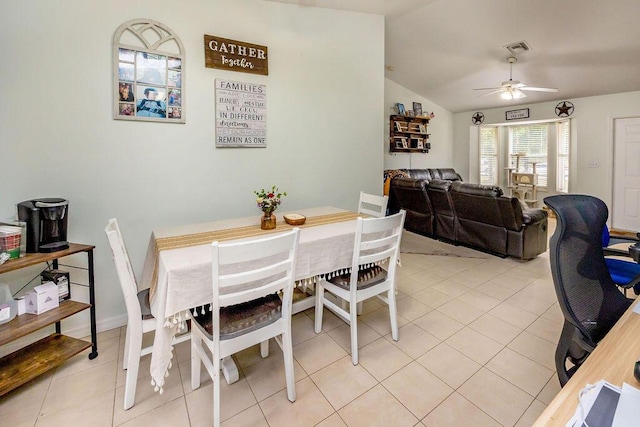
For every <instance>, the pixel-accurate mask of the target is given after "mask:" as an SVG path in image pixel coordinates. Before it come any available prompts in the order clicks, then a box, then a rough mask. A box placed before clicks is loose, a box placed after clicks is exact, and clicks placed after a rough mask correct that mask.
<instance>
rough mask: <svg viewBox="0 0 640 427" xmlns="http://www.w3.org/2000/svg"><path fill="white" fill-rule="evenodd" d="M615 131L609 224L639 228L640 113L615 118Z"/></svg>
mask: <svg viewBox="0 0 640 427" xmlns="http://www.w3.org/2000/svg"><path fill="white" fill-rule="evenodd" d="M614 132H615V133H614V147H613V156H614V157H613V158H614V160H613V207H612V210H613V212H612V226H613V227H614V228H618V229H622V230H629V231H634V232H635V231H640V117H636V118H630V119H616V120H615V127H614Z"/></svg>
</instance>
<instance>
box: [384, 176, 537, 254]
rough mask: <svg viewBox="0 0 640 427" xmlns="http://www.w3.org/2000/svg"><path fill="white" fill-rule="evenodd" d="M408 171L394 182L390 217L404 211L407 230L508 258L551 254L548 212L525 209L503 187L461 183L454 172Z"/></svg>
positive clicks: (390, 199)
mask: <svg viewBox="0 0 640 427" xmlns="http://www.w3.org/2000/svg"><path fill="white" fill-rule="evenodd" d="M404 171H407V172H408V173H405V172H403V173H400V174H396V176H395V177H394V178H393V179H391V183H390V191H389V213H390V214H393V213H395V212H397V211H398V210H399V209H405V210H406V211H407V216H406V219H405V228H406V229H407V230H409V231H413V232H416V233H419V234H422V235H425V236H428V237H433V238H436V239H440V240H444V241H448V242H450V243H454V244H462V245H465V246H469V247H472V248H475V249H479V250H482V251H486V252H490V253H492V254H496V255H499V256H504V257H506V256H513V257H516V258H520V259H532V258H535V257H536V256H538V255H539V254H541V253H543V252H545V251H546V250H547V212H546V211H545V210H543V209H535V208H534V209H523V208H522V206H521V205H520V202H519V201H518V199H517V198H515V197H507V196H504V195H503V194H502V189H501V188H500V187H495V186H483V185H478V184H470V183H465V182H462V180H461V179H460V175H458V174H457V173H455V171H453V169H436V170H433V169H418V170H416V169H408V170H404ZM425 171H426V172H425ZM432 171H447V173H445V174H442V173H440V172H436V173H432ZM407 176H409V177H407ZM429 177H431V178H429ZM443 177H445V178H444V179H443ZM447 178H453V179H447Z"/></svg>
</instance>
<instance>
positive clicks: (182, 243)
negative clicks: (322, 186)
mask: <svg viewBox="0 0 640 427" xmlns="http://www.w3.org/2000/svg"><path fill="white" fill-rule="evenodd" d="M364 216H365V215H363V214H360V213H357V212H339V213H333V214H328V215H319V216H314V217H309V218H307V220H306V221H305V223H304V224H303V225H298V226H294V225H289V224H287V223H286V222H284V221H281V222H278V223H277V225H276V228H274V229H272V230H263V229H261V228H260V225H259V224H258V225H251V226H246V227H237V228H230V229H226V230H215V231H205V232H202V233H194V234H185V235H180V236H171V237H161V238H158V239H155V248H154V253H153V274H152V276H151V283H150V289H149V300H150V301H153V299H154V298H155V293H156V286H157V282H158V256H159V254H160V251H163V250H169V249H180V248H186V247H189V246H197V245H204V244H208V243H212V242H215V241H219V242H222V241H226V240H236V239H243V238H247V237H256V236H262V235H267V234H274V233H282V232H283V231H288V230H291V229H293V228H294V227H298V228H306V227H315V226H319V225H325V224H332V223H335V222H343V221H351V220H354V219H356V218H358V217H364Z"/></svg>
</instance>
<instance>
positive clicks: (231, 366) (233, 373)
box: [222, 356, 240, 384]
mask: <svg viewBox="0 0 640 427" xmlns="http://www.w3.org/2000/svg"><path fill="white" fill-rule="evenodd" d="M222 374H223V375H224V379H225V380H227V384H233V383H235V382H236V381H238V380H239V379H240V374H239V373H238V367H237V366H236V363H235V362H234V361H233V359H232V358H231V356H227V357H225V358H223V359H222Z"/></svg>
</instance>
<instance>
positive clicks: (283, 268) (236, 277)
mask: <svg viewBox="0 0 640 427" xmlns="http://www.w3.org/2000/svg"><path fill="white" fill-rule="evenodd" d="M269 258H270V257H267V258H265V260H269ZM256 262H257V261H256V260H254V261H253V262H249V263H245V268H247V269H246V270H244V271H240V272H237V273H229V274H220V276H219V281H220V282H219V284H218V286H220V290H221V292H223V293H228V292H232V291H233V290H232V288H234V287H237V286H242V285H245V284H246V283H250V282H254V281H259V280H263V281H264V280H265V278H270V277H274V276H277V275H278V274H281V273H285V274H286V273H287V271H288V270H289V269H290V267H291V265H290V263H289V259H288V258H287V259H285V260H282V261H277V262H276V263H275V264H269V265H266V266H263V267H258V268H252V267H255V266H254V265H253V264H256ZM235 268H243V267H242V265H240V263H239V264H236V266H235Z"/></svg>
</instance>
